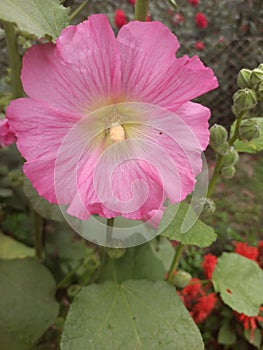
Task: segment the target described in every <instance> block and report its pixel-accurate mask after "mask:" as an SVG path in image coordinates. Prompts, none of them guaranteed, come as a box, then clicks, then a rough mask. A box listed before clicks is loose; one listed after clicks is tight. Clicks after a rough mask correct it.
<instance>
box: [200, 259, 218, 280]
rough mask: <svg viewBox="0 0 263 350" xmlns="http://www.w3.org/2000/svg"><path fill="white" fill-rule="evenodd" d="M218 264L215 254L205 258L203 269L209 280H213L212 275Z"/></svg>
mask: <svg viewBox="0 0 263 350" xmlns="http://www.w3.org/2000/svg"><path fill="white" fill-rule="evenodd" d="M216 264H217V257H216V256H215V255H213V254H207V255H205V256H204V260H203V263H202V267H203V270H204V274H205V277H206V278H207V279H209V280H211V278H212V274H213V272H214V269H215V267H216Z"/></svg>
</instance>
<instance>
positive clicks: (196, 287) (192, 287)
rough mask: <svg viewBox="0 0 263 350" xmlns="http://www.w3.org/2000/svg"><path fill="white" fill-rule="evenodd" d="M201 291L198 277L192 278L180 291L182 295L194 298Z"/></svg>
mask: <svg viewBox="0 0 263 350" xmlns="http://www.w3.org/2000/svg"><path fill="white" fill-rule="evenodd" d="M200 291H201V283H200V280H199V279H198V278H192V279H191V282H190V284H188V286H186V287H184V289H183V290H182V291H181V293H182V295H183V296H187V297H191V298H195V297H196V296H197V295H198V294H199V293H200Z"/></svg>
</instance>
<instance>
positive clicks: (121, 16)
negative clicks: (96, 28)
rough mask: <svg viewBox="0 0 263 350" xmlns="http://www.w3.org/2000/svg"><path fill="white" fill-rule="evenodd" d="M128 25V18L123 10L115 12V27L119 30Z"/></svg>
mask: <svg viewBox="0 0 263 350" xmlns="http://www.w3.org/2000/svg"><path fill="white" fill-rule="evenodd" d="M125 24H127V17H126V15H125V12H124V11H122V10H116V12H115V25H116V27H117V28H118V29H120V28H121V27H122V26H124V25H125Z"/></svg>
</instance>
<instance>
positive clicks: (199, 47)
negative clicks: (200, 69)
mask: <svg viewBox="0 0 263 350" xmlns="http://www.w3.org/2000/svg"><path fill="white" fill-rule="evenodd" d="M204 48H205V44H204V43H203V42H202V41H196V43H195V49H196V50H199V51H202V50H204Z"/></svg>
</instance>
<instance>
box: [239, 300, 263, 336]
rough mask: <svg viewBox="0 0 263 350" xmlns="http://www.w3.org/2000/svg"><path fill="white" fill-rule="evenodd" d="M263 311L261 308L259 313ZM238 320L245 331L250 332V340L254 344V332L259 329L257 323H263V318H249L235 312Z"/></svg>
mask: <svg viewBox="0 0 263 350" xmlns="http://www.w3.org/2000/svg"><path fill="white" fill-rule="evenodd" d="M261 311H263V307H260V308H259V313H260V312H261ZM235 315H236V318H237V319H238V320H239V321H240V322H241V323H242V324H243V327H244V328H245V329H249V330H250V340H251V342H253V340H254V332H255V329H257V322H263V317H262V316H260V315H257V316H247V315H245V314H240V313H238V312H235Z"/></svg>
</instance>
